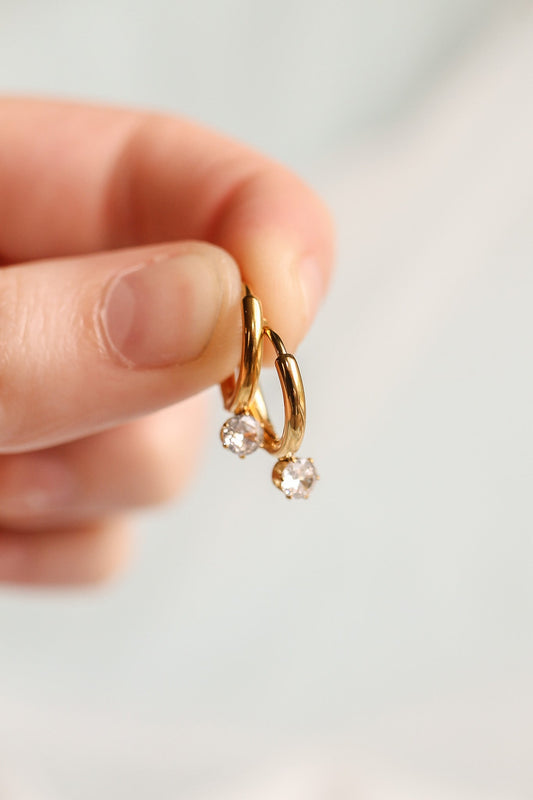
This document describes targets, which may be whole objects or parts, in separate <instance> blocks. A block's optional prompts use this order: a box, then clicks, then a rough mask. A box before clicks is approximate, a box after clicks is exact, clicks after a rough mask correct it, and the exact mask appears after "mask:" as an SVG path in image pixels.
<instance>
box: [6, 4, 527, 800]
mask: <svg viewBox="0 0 533 800" xmlns="http://www.w3.org/2000/svg"><path fill="white" fill-rule="evenodd" d="M532 87H533V7H532V6H531V5H530V4H529V3H527V2H514V0H500V1H499V2H498V1H497V0H492V1H491V0H402V2H397V0H376V1H375V2H364V1H363V0H338V1H336V0H332V2H330V3H328V4H325V3H321V4H309V3H304V2H302V1H301V0H284V2H281V0H270V2H269V3H268V4H267V3H251V2H249V0H248V2H246V0H219V1H218V2H217V0H196V2H195V3H194V4H193V3H184V2H174V3H172V2H170V0H151V2H150V3H148V2H141V1H140V0H128V2H126V0H105V2H104V0H92V2H91V3H88V2H87V3H86V2H72V0H49V2H47V3H42V2H39V0H33V1H30V0H0V90H1V91H5V92H10V93H18V92H20V93H30V94H49V95H60V96H66V97H73V98H87V99H90V100H95V101H100V100H101V101H106V102H111V103H119V104H135V105H143V106H147V107H151V108H155V109H163V110H168V111H172V112H178V113H183V114H186V115H189V116H192V117H193V118H195V119H197V120H199V121H202V122H205V123H206V124H208V125H211V126H213V127H216V128H218V129H220V130H222V131H225V132H227V133H229V134H231V135H233V136H235V137H237V138H239V139H242V140H246V141H248V142H249V143H251V144H252V145H254V146H255V147H257V148H259V149H261V150H264V151H265V152H267V153H269V154H270V155H272V156H274V157H276V158H278V159H280V160H282V161H284V162H285V163H286V164H288V165H289V166H291V167H292V168H293V169H294V170H296V171H297V172H299V173H300V174H301V175H302V176H303V177H304V178H305V179H306V180H308V181H309V182H310V183H311V184H312V185H314V186H315V187H316V189H317V190H318V191H319V192H320V193H321V194H322V195H323V196H324V197H325V199H326V200H327V202H328V203H329V205H330V207H331V209H332V211H333V214H334V216H335V218H336V220H337V225H338V232H339V260H338V271H337V274H336V280H335V283H334V286H333V289H332V292H331V295H330V297H329V299H328V301H327V303H326V305H325V306H324V308H323V310H322V311H321V314H320V316H319V318H318V320H317V322H316V325H315V326H314V329H313V331H312V332H311V334H310V335H309V337H308V338H307V339H306V341H305V343H304V344H303V345H302V347H301V350H300V351H299V360H300V365H301V367H302V372H303V376H304V380H305V384H306V389H307V396H308V406H309V409H308V433H307V435H306V442H305V445H304V450H305V451H306V452H305V453H303V454H304V455H307V454H310V455H313V456H314V458H315V461H316V462H317V465H318V467H319V471H320V473H321V476H322V480H321V482H320V484H319V485H318V487H317V488H316V490H315V493H314V495H313V497H312V499H311V500H309V501H308V502H307V503H306V504H304V503H297V502H294V503H290V504H289V503H286V502H285V500H284V499H283V498H282V497H281V495H279V494H278V493H277V492H276V491H275V489H274V488H273V487H272V486H271V484H270V483H269V481H267V480H265V477H264V470H263V467H264V463H263V462H262V463H257V462H255V461H254V460H253V459H252V460H250V461H249V462H247V463H246V470H244V469H243V470H239V466H240V464H239V463H234V462H233V461H232V463H231V465H229V457H228V456H227V455H226V453H224V452H223V451H222V448H221V447H220V443H219V440H218V428H219V426H220V425H221V424H222V422H223V421H224V419H225V414H224V412H223V410H222V404H221V402H220V400H219V396H218V393H217V391H216V390H213V392H212V395H213V419H212V430H211V431H210V432H209V445H208V450H207V457H206V460H205V467H204V469H203V471H202V473H201V474H200V475H199V476H198V479H197V481H196V483H195V485H194V487H193V488H192V490H191V491H190V493H189V494H188V496H187V497H185V498H183V499H182V500H180V501H179V503H178V502H177V503H176V504H174V505H172V506H170V507H167V508H164V509H162V510H156V511H150V512H149V513H146V514H144V515H143V516H142V517H141V518H140V520H139V526H138V528H139V532H138V553H137V558H136V560H135V562H134V564H133V565H132V568H131V569H130V571H129V572H128V573H127V574H126V575H125V576H124V577H122V578H121V579H120V580H118V581H117V582H115V583H114V584H112V585H110V586H108V587H106V588H104V589H96V590H92V591H85V592H79V591H78V592H72V593H66V592H54V591H46V592H39V591H35V590H33V591H20V590H16V589H12V588H2V589H0V800H39V799H41V800H66V799H67V798H68V800H94V799H95V798H109V799H110V800H111V798H112V799H113V800H121V798H128V800H144V799H145V798H157V799H158V800H167V798H168V800H171V799H172V800H176V798H180V800H181V798H186V800H189V798H190V800H214V799H215V798H216V799H217V800H241V798H242V799H244V798H245V799H246V800H452V798H453V800H481V798H483V800H530V799H531V798H532V797H533V757H532V756H533V677H532V675H533V672H532V668H533V641H532V636H531V630H532V624H533V592H532V583H533V582H532V578H533V537H532V532H533V530H532V528H533V524H532V523H533V512H532V502H531V483H532V477H533V456H532V452H533V426H532V422H531V409H532V406H533V379H532V370H531V344H532V342H533V323H532V315H531V308H532V301H533V271H532V266H531V265H532V258H533V225H532V212H533V151H532V142H533V99H532ZM36 135H38V132H36ZM226 459H228V461H226ZM258 461H259V459H258ZM230 466H231V468H230ZM249 520H253V524H252V525H250V524H249Z"/></svg>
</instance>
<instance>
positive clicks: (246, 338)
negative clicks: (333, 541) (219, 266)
mask: <svg viewBox="0 0 533 800" xmlns="http://www.w3.org/2000/svg"><path fill="white" fill-rule="evenodd" d="M242 319H243V343H242V352H241V363H240V366H239V372H238V374H237V377H235V376H234V375H232V376H230V377H229V378H227V379H226V380H225V381H224V382H223V383H222V384H221V388H222V395H223V398H224V405H225V407H226V408H227V409H228V410H230V411H233V412H234V416H233V417H231V418H230V419H228V420H226V422H225V423H224V425H223V426H222V429H221V431H220V438H221V440H222V444H223V446H224V447H225V448H227V449H228V450H230V451H231V452H233V453H235V454H236V455H238V456H239V457H240V458H245V457H246V456H247V455H249V454H250V453H253V452H254V451H255V450H257V449H259V448H262V449H264V450H266V451H267V452H268V453H271V454H272V455H276V456H277V459H278V460H277V462H276V464H275V465H274V468H273V470H272V480H273V483H274V485H275V486H277V488H278V489H280V490H281V491H282V492H283V494H284V495H285V496H286V497H288V498H289V499H292V498H307V497H308V496H309V493H310V491H311V489H312V488H313V486H314V484H315V482H316V481H317V480H318V478H319V476H318V473H317V471H316V468H315V465H314V462H313V459H312V458H298V457H297V456H296V453H297V451H298V449H299V447H300V445H301V443H302V440H303V437H304V433H305V422H306V405H305V392H304V387H303V381H302V376H301V373H300V368H299V366H298V362H297V361H296V358H295V357H294V356H293V355H292V354H291V353H288V352H287V348H286V347H285V345H284V343H283V340H282V339H281V336H279V334H277V333H276V332H275V331H274V330H272V328H270V327H269V326H268V325H265V324H264V323H263V315H262V310H261V303H260V302H259V300H258V299H257V298H256V297H254V296H253V295H252V293H251V292H250V290H249V289H248V287H245V295H244V297H243V301H242ZM264 336H266V337H267V338H268V339H269V341H270V342H271V343H272V345H273V346H274V349H275V351H276V361H275V367H276V371H277V373H278V378H279V380H280V384H281V389H282V393H283V404H284V412H285V418H284V424H283V431H282V434H281V436H279V437H278V436H276V432H275V430H274V426H273V424H272V421H271V419H270V417H269V414H268V409H267V406H266V403H265V399H264V397H263V393H262V392H261V388H260V386H259V376H260V373H261V366H262V358H263V337H264Z"/></svg>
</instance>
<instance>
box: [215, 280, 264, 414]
mask: <svg viewBox="0 0 533 800" xmlns="http://www.w3.org/2000/svg"><path fill="white" fill-rule="evenodd" d="M244 290H245V294H244V297H243V298H242V351H241V363H240V366H239V373H238V375H237V377H235V375H230V376H229V377H228V378H226V380H224V381H222V383H221V384H220V388H221V390H222V397H223V398H224V408H226V409H227V410H228V411H232V412H234V413H235V414H240V413H242V412H243V411H246V410H247V409H248V408H249V406H250V404H251V403H252V401H253V398H254V395H255V394H256V392H257V388H258V385H259V374H260V372H261V364H262V361H263V310H262V308H261V303H260V302H259V300H258V299H257V297H254V296H253V294H252V293H251V291H250V289H249V288H248V286H245V287H244Z"/></svg>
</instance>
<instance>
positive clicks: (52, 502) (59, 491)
mask: <svg viewBox="0 0 533 800" xmlns="http://www.w3.org/2000/svg"><path fill="white" fill-rule="evenodd" d="M75 496H76V480H75V476H74V475H73V474H72V472H71V470H70V469H69V468H68V466H67V465H66V464H64V463H63V461H62V460H60V459H59V458H52V457H50V456H44V455H43V456H41V455H38V454H36V455H33V456H30V455H26V454H24V455H21V456H20V457H12V460H11V461H10V463H9V464H8V465H6V467H5V468H4V469H3V471H2V480H1V485H0V513H1V514H3V515H5V516H7V517H17V518H18V517H21V516H30V517H34V516H35V515H38V514H42V513H45V512H49V511H58V510H59V511H60V510H61V509H63V508H65V507H66V506H68V505H69V504H70V503H72V500H73V498H74V497H75Z"/></svg>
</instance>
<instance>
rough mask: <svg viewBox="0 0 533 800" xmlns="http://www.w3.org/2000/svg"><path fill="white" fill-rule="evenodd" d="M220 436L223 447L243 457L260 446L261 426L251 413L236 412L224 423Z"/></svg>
mask: <svg viewBox="0 0 533 800" xmlns="http://www.w3.org/2000/svg"><path fill="white" fill-rule="evenodd" d="M220 438H221V440H222V444H223V445H224V447H226V448H227V449H228V450H231V452H232V453H235V454H236V455H238V456H240V458H244V457H245V456H248V455H250V453H253V452H254V450H257V448H258V447H261V445H262V443H263V428H262V426H261V423H260V422H258V421H257V420H256V418H255V417H253V416H252V415H251V414H237V415H236V416H235V417H231V419H228V420H227V421H226V422H225V423H224V425H223V426H222V430H221V431H220Z"/></svg>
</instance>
